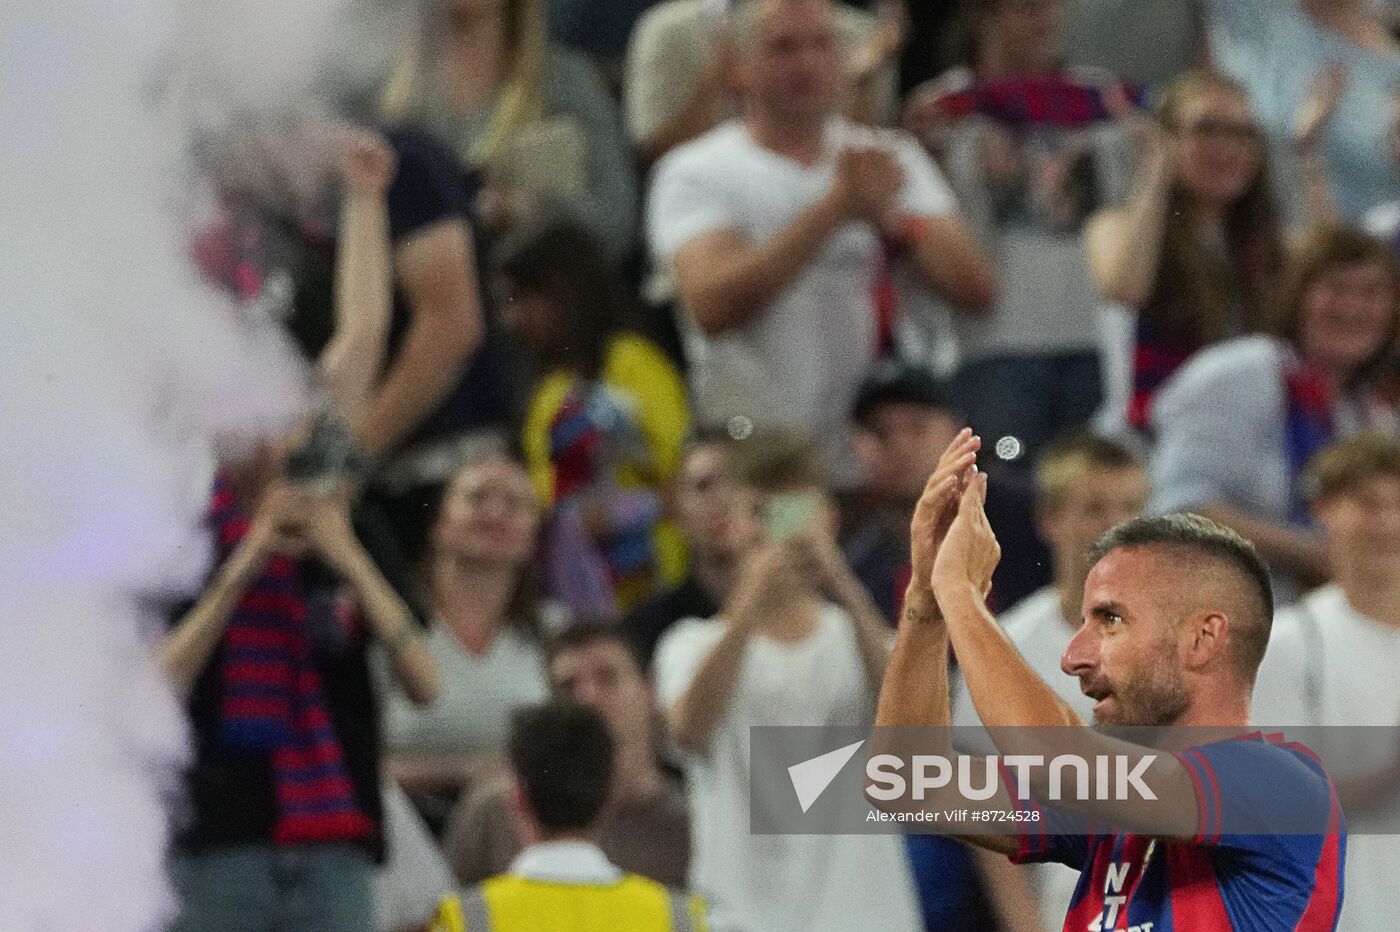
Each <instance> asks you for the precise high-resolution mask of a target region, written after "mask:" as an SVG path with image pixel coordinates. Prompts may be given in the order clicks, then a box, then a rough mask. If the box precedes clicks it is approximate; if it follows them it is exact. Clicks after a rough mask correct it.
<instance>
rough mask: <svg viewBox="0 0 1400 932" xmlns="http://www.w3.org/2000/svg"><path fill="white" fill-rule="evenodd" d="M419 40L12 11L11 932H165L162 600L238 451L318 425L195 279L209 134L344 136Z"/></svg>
mask: <svg viewBox="0 0 1400 932" xmlns="http://www.w3.org/2000/svg"><path fill="white" fill-rule="evenodd" d="M352 12H353V13H354V15H351V13H352ZM399 16H400V14H399V13H385V12H380V11H379V10H377V9H376V8H373V7H366V8H365V9H361V10H357V11H352V10H351V7H350V6H349V5H348V4H347V3H344V2H330V0H297V2H295V3H286V2H285V0H283V2H280V3H273V2H268V0H244V2H240V3H237V4H229V3H215V2H212V0H190V2H184V3H179V2H174V0H120V2H117V0H43V2H39V3H28V4H21V3H18V2H4V3H3V4H0V311H2V312H3V322H4V332H3V335H0V594H3V598H4V600H5V603H4V604H5V606H6V609H5V614H4V616H3V617H0V837H3V839H4V843H3V844H0V929H3V930H5V932H29V930H35V932H38V930H67V929H77V928H90V929H103V930H110V932H126V930H132V932H136V930H149V929H156V928H160V926H161V923H162V922H163V920H164V919H165V918H168V916H169V914H170V910H171V908H172V901H171V896H170V892H169V889H168V887H167V885H166V883H165V881H164V871H163V867H162V859H163V851H164V844H165V841H166V838H167V834H168V831H169V828H170V825H171V821H170V820H171V814H170V810H169V805H168V804H169V802H170V801H171V799H172V798H173V791H175V790H177V789H178V786H179V780H178V772H179V767H180V766H181V764H182V762H183V761H184V760H185V759H186V755H187V736H186V734H185V731H184V723H183V720H182V716H181V714H180V709H179V702H178V699H177V697H175V696H174V695H173V694H172V693H171V691H170V690H169V689H168V688H167V687H166V686H165V685H164V683H163V682H162V680H161V678H160V675H159V672H158V670H157V668H156V665H155V663H154V654H153V650H154V645H155V639H156V637H157V636H158V633H159V631H160V630H161V627H162V621H161V619H160V618H159V617H158V614H157V612H156V611H155V609H154V608H153V603H152V601H151V597H152V596H154V595H157V594H162V595H169V594H170V593H173V592H188V591H189V590H190V589H191V588H192V587H194V586H197V585H198V582H199V581H200V579H201V578H202V576H203V574H204V572H205V571H206V570H207V566H208V562H207V561H208V553H207V550H206V548H205V547H204V546H203V543H202V537H201V535H200V533H199V526H200V521H201V519H202V516H203V511H204V506H205V496H206V494H207V488H208V481H209V478H210V469H211V464H212V454H211V451H212V450H213V449H214V443H215V440H216V438H220V437H225V438H228V437H233V438H243V439H244V440H245V441H246V440H247V439H248V438H252V437H256V436H265V435H268V434H272V433H277V432H280V431H281V430H283V429H285V428H286V427H287V426H288V425H289V424H291V423H292V422H293V420H294V419H295V418H296V417H297V416H298V415H299V413H300V412H301V411H302V408H303V405H304V403H305V398H306V373H305V367H304V366H303V365H302V364H301V363H300V362H299V361H298V360H297V359H296V357H295V354H294V353H293V352H292V350H291V348H290V346H289V345H288V343H287V342H286V341H285V339H283V338H282V337H281V335H280V334H279V333H278V332H277V331H276V329H275V328H274V327H273V326H272V325H271V324H270V323H269V322H267V321H264V320H259V319H257V318H256V317H254V316H250V315H249V314H248V313H247V312H246V311H245V310H241V309H239V308H236V307H235V306H234V305H233V304H232V303H231V302H230V301H229V300H228V299H226V298H225V297H224V296H223V295H222V294H221V293H220V292H218V291H216V290H215V289H213V288H212V287H210V286H209V285H207V284H206V283H204V282H203V281H202V280H200V278H199V277H198V275H197V274H196V273H195V271H194V269H193V268H192V266H191V264H190V263H189V261H188V258H187V256H188V252H189V246H190V236H191V230H192V227H191V223H192V222H193V221H192V218H194V217H195V216H197V211H198V208H199V205H200V204H201V202H202V199H203V198H205V197H207V194H208V191H207V186H206V185H204V184H202V183H201V180H200V178H199V176H198V173H197V172H196V171H195V170H194V167H193V166H192V165H191V164H189V162H188V160H187V159H186V155H187V153H188V152H189V150H190V135H191V133H192V132H193V131H194V130H196V129H198V128H199V127H200V126H201V124H203V125H204V126H205V127H207V126H209V125H218V124H219V123H220V121H224V120H226V119H227V116H228V114H235V113H243V114H245V115H246V114H253V115H254V116H255V117H256V118H257V119H262V118H264V117H266V118H267V119H269V120H272V121H273V122H275V121H276V120H277V118H279V117H285V116H286V115H288V114H298V113H302V114H304V113H322V114H323V113H326V112H329V109H330V107H331V102H332V97H333V96H334V95H335V94H336V93H338V92H339V91H340V90H343V89H346V88H349V87H350V84H351V83H352V82H359V81H366V80H368V79H369V78H370V77H371V76H372V74H373V73H375V72H376V71H377V70H379V69H380V68H382V67H383V62H384V61H385V56H386V54H387V51H386V50H387V49H388V48H389V47H390V45H391V42H390V41H389V40H390V39H391V38H392V37H393V35H394V33H395V30H396V29H397V28H398V27H397V25H395V24H396V23H397V22H398V17H399ZM160 100H164V101H166V104H165V105H160V106H158V105H157V102H158V101H160ZM171 101H173V102H174V103H175V104H176V105H175V106H171V105H170V102H171Z"/></svg>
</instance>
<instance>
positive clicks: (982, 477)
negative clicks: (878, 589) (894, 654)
mask: <svg viewBox="0 0 1400 932" xmlns="http://www.w3.org/2000/svg"><path fill="white" fill-rule="evenodd" d="M986 501H987V474H986V473H973V475H972V476H971V478H970V479H969V480H968V481H967V483H966V486H965V488H964V489H963V491H962V497H961V498H960V499H959V501H958V508H957V514H956V516H955V517H954V518H953V522H952V524H951V525H950V526H949V527H948V533H947V536H946V537H945V538H944V539H943V542H942V543H941V544H940V545H939V547H938V552H937V554H936V555H935V556H934V560H933V573H932V574H931V583H932V586H933V595H934V598H935V599H937V600H938V601H939V603H940V605H941V604H942V603H943V602H944V600H945V599H948V598H956V597H959V596H962V595H965V594H966V593H967V591H968V588H969V587H971V589H972V590H973V591H975V592H977V593H978V594H979V595H981V596H983V597H985V596H986V594H987V593H988V592H989V591H990V590H991V588H992V572H993V571H994V570H995V569H996V568H997V563H999V562H1000V561H1001V545H1000V544H998V543H997V537H996V534H994V533H992V525H991V522H990V521H988V520H987V512H986V510H985V509H984V508H983V505H984V504H985V503H986Z"/></svg>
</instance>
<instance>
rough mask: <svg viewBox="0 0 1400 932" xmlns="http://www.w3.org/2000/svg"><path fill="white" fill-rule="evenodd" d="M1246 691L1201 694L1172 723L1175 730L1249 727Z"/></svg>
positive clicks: (1248, 696) (1248, 694)
mask: <svg viewBox="0 0 1400 932" xmlns="http://www.w3.org/2000/svg"><path fill="white" fill-rule="evenodd" d="M1249 700H1250V691H1249V690H1248V689H1236V688H1231V689H1230V691H1229V693H1228V694H1226V693H1224V692H1218V691H1210V692H1203V693H1202V694H1199V695H1197V696H1196V698H1195V700H1194V701H1193V702H1192V703H1191V705H1190V707H1189V708H1187V710H1186V711H1185V712H1183V713H1182V714H1181V716H1180V717H1179V718H1178V719H1177V720H1176V721H1174V722H1172V726H1173V727H1175V728H1216V729H1220V728H1247V727H1249V714H1250V712H1249Z"/></svg>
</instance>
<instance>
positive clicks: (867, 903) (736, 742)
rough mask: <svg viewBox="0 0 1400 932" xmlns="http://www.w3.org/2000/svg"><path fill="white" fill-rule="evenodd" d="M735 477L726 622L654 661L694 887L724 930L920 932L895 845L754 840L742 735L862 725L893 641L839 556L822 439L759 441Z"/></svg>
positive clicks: (752, 441)
mask: <svg viewBox="0 0 1400 932" xmlns="http://www.w3.org/2000/svg"><path fill="white" fill-rule="evenodd" d="M732 468H733V476H734V484H735V493H734V494H735V505H734V508H735V513H734V518H733V520H734V522H735V524H736V525H737V526H738V531H737V533H738V535H739V539H740V540H741V541H742V544H741V545H740V548H739V554H740V556H739V560H738V567H739V570H738V575H737V580H736V582H735V584H734V587H733V589H732V590H731V592H730V594H729V596H728V598H727V600H726V601H725V603H724V606H723V608H722V609H721V611H720V613H719V615H717V616H716V617H714V618H710V619H699V618H689V619H685V620H683V621H680V622H677V623H676V624H675V625H674V626H673V627H672V628H671V629H670V630H669V631H668V632H667V634H666V636H665V637H664V638H663V639H662V640H661V643H660V644H659V645H658V647H657V652H656V658H655V663H654V670H655V679H656V687H657V695H658V698H659V701H660V704H661V707H662V709H663V710H664V712H665V714H666V718H667V721H668V723H669V725H670V728H671V735H672V737H673V738H674V739H675V741H676V743H677V744H678V745H680V747H681V749H682V750H683V751H684V752H685V754H684V758H683V760H682V766H683V768H684V769H685V771H686V776H687V782H688V784H689V786H690V789H691V837H692V840H693V851H692V858H691V886H692V888H693V889H695V890H696V891H697V892H699V893H701V894H702V895H703V896H704V897H705V898H706V900H707V901H708V902H709V903H710V904H711V915H712V927H713V928H714V929H717V930H737V929H743V930H765V932H783V930H799V929H800V930H814V932H821V930H833V932H834V930H847V929H865V928H869V929H882V930H912V929H916V928H919V920H918V909H917V905H916V902H915V896H914V889H913V884H912V881H911V878H910V874H909V868H908V865H907V862H906V861H905V858H904V855H903V850H902V844H901V842H900V839H899V838H897V837H895V836H892V835H867V836H841V837H820V836H816V835H802V836H786V837H777V836H765V835H751V834H749V818H750V807H749V768H750V764H749V727H750V726H751V725H865V724H869V723H870V722H871V720H872V717H873V714H874V708H875V706H874V703H875V696H876V692H877V691H878V689H879V687H880V682H881V680H882V678H883V676H884V670H885V664H886V662H887V660H888V657H889V638H888V635H889V629H888V627H887V626H886V624H885V622H884V620H883V618H882V616H881V615H880V612H879V610H878V609H877V608H876V607H875V604H874V603H873V601H872V600H871V599H870V596H869V595H868V594H867V593H866V591H865V588H864V587H863V586H862V585H861V584H860V582H859V580H857V579H856V577H855V574H854V573H853V572H852V571H851V570H850V568H849V567H848V566H847V565H846V563H845V560H844V559H843V558H842V556H841V553H840V551H839V550H838V549H837V546H836V542H835V524H836V520H835V515H836V511H835V506H834V504H833V501H832V499H831V497H830V495H829V494H828V492H827V484H826V476H825V471H824V469H823V466H822V463H821V461H820V459H819V457H818V456H817V453H816V447H815V444H814V443H813V441H812V440H811V439H810V438H808V437H806V436H805V435H803V434H800V433H796V432H788V431H779V430H776V429H772V430H757V431H755V432H754V433H753V434H752V435H750V436H749V437H747V438H746V439H744V440H742V441H739V442H738V443H736V444H735V448H734V452H733V467H732ZM757 803H758V801H756V804H757ZM774 877H781V878H783V881H782V882H779V883H775V882H774Z"/></svg>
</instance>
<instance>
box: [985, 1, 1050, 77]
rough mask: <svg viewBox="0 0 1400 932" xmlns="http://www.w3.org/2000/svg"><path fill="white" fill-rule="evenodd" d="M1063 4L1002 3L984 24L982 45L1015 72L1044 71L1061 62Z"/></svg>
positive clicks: (988, 15)
mask: <svg viewBox="0 0 1400 932" xmlns="http://www.w3.org/2000/svg"><path fill="white" fill-rule="evenodd" d="M1064 12H1065V9H1064V3H1063V2H1062V0H998V2H995V3H993V4H992V9H991V11H990V12H989V13H988V14H987V17H986V19H985V20H984V21H983V25H982V31H981V38H980V41H981V42H982V43H983V46H984V48H985V49H986V50H987V52H988V53H990V54H991V57H992V58H993V59H995V60H996V61H997V62H1000V63H1002V64H1004V65H1005V66H1006V67H1008V68H1009V69H1011V70H1013V71H1040V70H1044V69H1046V68H1049V67H1051V66H1052V65H1053V64H1054V63H1055V62H1056V61H1057V60H1058V58H1059V55H1060V46H1061V35H1062V34H1063V31H1064Z"/></svg>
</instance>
